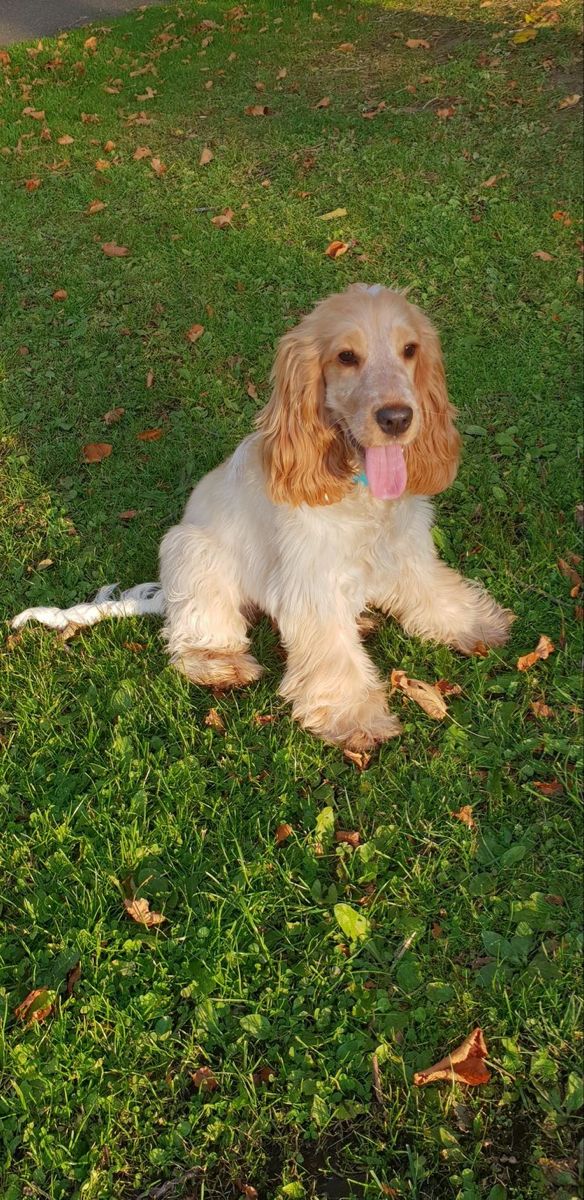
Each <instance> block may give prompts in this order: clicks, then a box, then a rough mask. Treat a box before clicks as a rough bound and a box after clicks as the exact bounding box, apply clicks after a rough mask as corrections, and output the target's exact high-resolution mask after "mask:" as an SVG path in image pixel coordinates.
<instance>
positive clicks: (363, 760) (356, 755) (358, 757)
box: [343, 746, 371, 771]
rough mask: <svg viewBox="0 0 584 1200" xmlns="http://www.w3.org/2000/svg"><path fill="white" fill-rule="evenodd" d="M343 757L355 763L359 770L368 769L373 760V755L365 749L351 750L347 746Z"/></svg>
mask: <svg viewBox="0 0 584 1200" xmlns="http://www.w3.org/2000/svg"><path fill="white" fill-rule="evenodd" d="M343 758H345V759H346V760H347V762H350V763H353V765H354V766H355V767H356V768H357V770H358V771H366V770H367V767H368V766H369V763H370V762H371V755H370V754H367V752H366V751H365V750H349V748H348V747H347V746H345V749H344V750H343Z"/></svg>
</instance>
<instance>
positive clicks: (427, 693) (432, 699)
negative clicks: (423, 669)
mask: <svg viewBox="0 0 584 1200" xmlns="http://www.w3.org/2000/svg"><path fill="white" fill-rule="evenodd" d="M391 686H392V688H399V689H400V690H401V691H402V692H404V694H405V695H406V696H408V697H409V699H410V700H414V701H415V703H416V704H419V706H420V708H423V710H424V712H425V713H427V714H428V716H429V717H432V719H433V720H434V721H442V720H443V718H444V717H445V716H447V714H448V708H447V707H446V702H445V700H444V698H443V696H442V695H441V694H440V692H439V691H438V689H437V688H435V687H434V686H433V684H431V683H425V681H424V680H423V679H409V678H408V676H407V675H406V673H405V671H392V672H391Z"/></svg>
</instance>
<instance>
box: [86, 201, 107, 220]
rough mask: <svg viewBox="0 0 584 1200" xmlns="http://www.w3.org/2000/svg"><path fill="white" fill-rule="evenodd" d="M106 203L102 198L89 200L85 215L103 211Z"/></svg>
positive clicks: (90, 215)
mask: <svg viewBox="0 0 584 1200" xmlns="http://www.w3.org/2000/svg"><path fill="white" fill-rule="evenodd" d="M104 208H107V205H106V203H105V201H104V200H91V201H90V203H89V204H88V205H87V208H86V209H85V215H86V217H94V216H95V214H96V213H98V212H103V210H104Z"/></svg>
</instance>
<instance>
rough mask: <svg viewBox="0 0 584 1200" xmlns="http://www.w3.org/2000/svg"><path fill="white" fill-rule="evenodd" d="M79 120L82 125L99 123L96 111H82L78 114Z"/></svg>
mask: <svg viewBox="0 0 584 1200" xmlns="http://www.w3.org/2000/svg"><path fill="white" fill-rule="evenodd" d="M79 120H80V121H82V123H83V124H84V125H99V123H100V122H99V117H98V115H97V113H86V112H82V113H80V114H79Z"/></svg>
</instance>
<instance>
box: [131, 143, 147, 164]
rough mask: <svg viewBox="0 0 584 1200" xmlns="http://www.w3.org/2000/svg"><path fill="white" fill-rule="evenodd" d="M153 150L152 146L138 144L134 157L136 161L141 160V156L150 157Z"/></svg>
mask: <svg viewBox="0 0 584 1200" xmlns="http://www.w3.org/2000/svg"><path fill="white" fill-rule="evenodd" d="M151 154H152V151H151V149H150V146H136V149H135V150H134V153H133V155H132V158H133V159H134V161H135V162H140V159H141V158H150V155H151Z"/></svg>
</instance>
